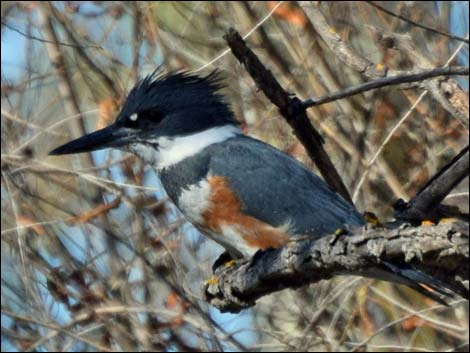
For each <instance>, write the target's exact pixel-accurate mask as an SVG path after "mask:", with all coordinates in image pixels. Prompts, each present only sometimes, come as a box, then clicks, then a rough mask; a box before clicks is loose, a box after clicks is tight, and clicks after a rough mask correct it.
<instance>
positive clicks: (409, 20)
mask: <svg viewBox="0 0 470 353" xmlns="http://www.w3.org/2000/svg"><path fill="white" fill-rule="evenodd" d="M366 3H368V4H369V5H372V6H374V7H375V8H376V9H378V10H379V11H382V12H384V13H386V14H387V15H390V16H393V17H396V18H399V19H400V20H402V21H405V22H408V23H409V24H411V25H413V26H415V27H418V28H421V29H424V30H426V31H429V32H433V33H436V34H439V35H441V36H444V37H447V38H450V39H454V40H458V41H460V42H464V43H467V44H468V38H462V37H460V36H456V35H454V34H452V33H447V32H443V31H440V30H438V29H436V28H431V27H428V26H425V25H423V24H421V23H418V22H415V21H413V20H411V19H409V18H406V17H404V16H402V15H400V14H397V13H395V12H392V11H390V10H387V9H386V8H384V7H382V6H380V5H379V4H376V3H375V2H373V1H366Z"/></svg>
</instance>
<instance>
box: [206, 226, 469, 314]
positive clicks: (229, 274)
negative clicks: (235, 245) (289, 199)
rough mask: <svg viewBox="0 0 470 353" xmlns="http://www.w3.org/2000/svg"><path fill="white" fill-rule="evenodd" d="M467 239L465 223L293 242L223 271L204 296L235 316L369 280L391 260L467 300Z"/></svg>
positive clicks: (376, 230)
mask: <svg viewBox="0 0 470 353" xmlns="http://www.w3.org/2000/svg"><path fill="white" fill-rule="evenodd" d="M468 236H469V227H468V223H465V222H461V221H458V222H453V223H451V222H448V223H441V224H439V225H436V226H420V227H416V228H414V227H406V226H401V227H399V228H396V229H362V230H356V231H354V234H353V235H340V236H337V235H330V236H327V237H324V238H321V239H318V240H316V241H315V240H303V241H298V242H293V243H291V244H290V246H286V247H284V248H281V249H276V250H271V251H267V252H263V253H261V252H260V253H258V254H257V255H255V257H254V258H253V259H251V260H242V261H240V262H238V263H236V264H235V265H233V266H231V267H227V268H224V269H223V270H222V271H221V273H219V274H218V275H217V281H216V282H217V283H213V284H209V285H206V288H205V297H206V300H207V301H208V302H209V303H211V304H212V305H215V306H216V307H218V308H219V309H220V310H222V311H230V312H237V311H240V310H241V309H244V308H247V307H250V306H253V305H254V304H255V302H256V300H258V299H259V298H261V297H262V296H265V295H267V294H270V293H273V292H276V291H279V290H282V289H285V288H298V287H301V286H306V285H308V284H311V283H315V282H318V281H320V280H323V279H329V278H331V277H332V276H334V275H338V274H342V275H355V276H357V275H359V276H361V275H362V276H366V277H367V272H368V270H369V269H370V268H371V267H373V266H374V265H376V264H379V263H381V262H383V261H391V262H393V263H395V264H397V263H399V262H406V263H411V264H413V266H415V267H417V268H419V269H420V270H422V271H423V272H426V273H428V274H432V275H433V276H435V277H436V278H439V279H440V280H441V281H443V282H445V283H447V284H449V285H450V286H452V288H453V289H454V291H455V292H456V293H459V294H460V295H462V296H464V297H466V298H467V299H468V295H469V293H468V280H469V270H468V266H462V263H468V257H469V247H468ZM418 238H419V239H420V241H416V239H418Z"/></svg>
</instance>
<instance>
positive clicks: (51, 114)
mask: <svg viewBox="0 0 470 353" xmlns="http://www.w3.org/2000/svg"><path fill="white" fill-rule="evenodd" d="M377 3H378V4H379V5H381V6H383V7H385V8H387V9H388V10H390V11H393V12H395V13H399V14H401V15H403V16H405V17H407V18H409V19H412V20H413V21H415V22H417V23H421V24H425V25H427V26H430V27H433V28H436V29H439V30H441V31H444V32H448V33H453V34H455V35H459V36H461V37H467V38H468V2H463V1H450V2H440V1H439V2H434V1H427V2H421V1H420V2H418V1H395V2H391V1H389V2H377ZM318 6H319V9H320V11H321V12H322V14H323V15H324V17H325V19H326V21H327V22H328V24H329V25H330V26H331V27H330V30H331V31H334V32H336V33H338V34H339V35H340V36H341V37H342V39H343V40H344V41H345V42H346V43H347V44H348V45H351V46H352V47H353V48H354V49H355V50H356V51H357V53H358V55H359V56H361V57H364V58H366V59H367V60H370V61H371V62H373V63H374V64H377V69H383V68H384V67H387V68H389V69H393V70H411V69H417V68H426V67H439V66H443V65H445V64H446V63H447V64H451V65H466V66H468V45H467V44H465V43H463V42H461V41H455V40H451V39H449V38H447V37H445V36H442V35H438V34H435V33H432V32H430V31H426V30H423V29H420V28H417V27H416V26H413V25H410V24H409V23H408V22H406V21H402V20H400V19H398V18H396V17H393V16H390V15H389V14H387V13H384V12H383V11H381V10H380V9H378V8H376V7H374V6H372V5H371V4H370V3H367V2H348V1H344V2H321V3H320V4H319V5H318ZM1 19H2V22H1V26H2V27H1V98H2V101H1V151H2V152H1V156H2V159H1V171H2V175H1V192H2V193H1V197H2V199H1V215H2V216H1V229H2V230H1V232H2V243H1V260H2V263H1V264H2V284H1V286H2V287H1V288H2V290H1V305H2V315H1V322H2V336H1V337H2V340H1V342H2V346H1V347H2V351H25V350H27V351H95V350H101V351H108V350H126V351H134V350H163V351H201V350H202V351H214V350H216V351H221V350H224V351H246V350H255V351H265V350H266V351H285V350H292V351H294V350H295V351H297V350H299V351H325V350H327V351H337V350H342V351H402V350H406V351H434V350H448V351H468V339H469V333H468V302H467V301H465V300H462V299H456V300H455V301H453V302H452V303H451V306H450V307H444V306H441V305H437V304H436V303H434V302H433V301H431V300H428V299H426V298H424V297H422V296H421V295H419V294H417V293H416V292H413V291H412V290H410V289H408V288H406V287H403V286H396V285H391V284H388V283H384V282H380V281H373V280H369V279H364V278H359V277H337V278H335V279H333V280H330V281H323V282H321V283H317V284H315V285H312V286H310V287H308V288H307V287H306V288H302V289H299V290H296V291H294V290H286V291H283V292H280V293H276V294H274V295H270V296H267V297H264V298H263V299H261V300H260V301H259V302H258V303H257V305H256V306H255V307H254V308H252V309H249V310H245V311H243V312H242V313H240V314H221V313H220V312H218V311H217V310H216V309H214V308H211V307H210V306H208V305H207V304H206V303H205V302H204V301H203V300H202V296H201V286H202V283H203V282H204V280H206V279H207V278H209V277H210V275H211V264H212V263H213V261H214V260H215V259H216V258H217V256H218V255H219V254H220V253H221V252H222V249H221V248H220V247H218V246H217V245H216V244H215V243H213V242H212V241H210V240H206V239H205V238H204V237H202V236H200V234H199V233H198V232H197V231H196V230H195V229H194V228H193V227H192V226H191V225H189V224H188V223H186V222H185V220H184V219H183V218H182V216H181V214H180V213H179V212H178V210H176V209H175V208H174V206H173V205H172V204H171V202H170V201H169V200H168V199H167V197H166V195H165V193H164V191H163V190H162V188H161V185H160V183H159V181H158V178H157V177H156V175H155V172H154V171H153V170H150V169H149V168H146V166H145V165H143V164H142V162H141V161H140V160H139V159H137V158H136V157H134V156H133V155H128V154H124V153H122V152H119V151H116V150H104V151H98V152H93V153H91V154H81V155H72V156H65V157H50V156H47V153H48V151H50V150H51V149H52V148H55V147H57V146H58V145H60V144H62V143H64V142H67V141H69V140H70V139H72V138H75V137H78V136H81V135H83V134H84V133H86V132H90V131H93V130H95V129H98V128H101V127H104V126H106V125H108V124H109V123H111V122H112V121H113V119H114V117H115V116H116V114H117V112H118V111H119V106H120V103H121V102H122V101H123V99H124V98H125V95H126V92H127V91H128V90H129V89H130V88H131V87H132V86H133V85H134V83H135V82H136V80H137V79H138V78H139V77H143V76H144V75H146V74H148V73H150V72H152V71H153V70H155V68H157V67H158V66H159V65H162V67H163V69H164V70H166V71H170V70H180V69H184V70H189V71H196V72H199V73H201V74H206V73H209V72H210V71H212V70H214V69H216V68H217V69H218V70H220V71H221V73H222V74H223V77H224V78H225V83H226V85H227V87H226V88H225V89H224V92H223V93H224V94H225V95H226V97H227V101H229V102H230V103H231V105H232V108H233V110H234V112H235V114H236V116H237V118H238V119H239V120H240V122H241V123H242V126H243V129H244V131H245V132H246V133H247V134H249V135H251V136H254V137H257V138H259V139H261V140H263V141H266V142H268V143H270V144H272V145H274V146H276V147H277V148H279V149H282V150H284V151H286V152H287V153H289V154H290V155H292V156H294V157H295V158H297V159H299V160H300V161H302V162H303V163H305V164H306V165H307V166H308V167H309V168H311V169H312V170H315V166H314V165H313V163H312V162H311V161H310V160H309V159H308V157H307V156H306V153H305V151H304V149H303V147H302V145H301V144H300V143H299V142H298V141H297V140H296V138H295V137H294V136H293V134H292V132H291V129H290V128H289V126H288V125H287V124H286V123H285V122H284V121H283V120H282V117H281V116H280V114H279V112H278V110H277V108H276V107H274V106H273V105H272V104H270V102H269V101H268V100H267V99H266V98H265V97H264V95H263V94H262V92H259V91H258V90H257V89H256V87H255V85H254V83H253V81H252V80H251V78H250V77H249V76H248V74H247V73H246V72H245V71H244V69H243V68H242V67H241V66H240V65H239V63H238V61H236V59H234V57H233V56H232V55H231V53H230V51H229V50H228V49H227V46H226V44H225V42H224V40H223V39H222V36H223V34H224V33H225V32H226V31H227V29H228V28H229V27H235V28H236V29H237V30H238V31H239V32H240V33H241V34H242V35H247V37H246V41H247V42H248V44H249V46H250V47H251V48H252V49H253V50H254V51H255V52H256V54H257V55H259V57H260V58H261V60H262V61H263V62H264V64H265V65H266V66H267V67H269V68H270V69H271V70H272V72H273V73H274V75H275V76H276V77H277V79H278V80H279V81H280V82H281V84H282V85H283V86H284V87H286V88H287V89H288V90H289V91H291V92H293V93H295V94H297V95H298V96H299V97H301V98H302V99H306V98H309V97H318V96H322V95H325V94H327V93H331V92H335V91H337V90H340V89H344V88H346V87H350V86H353V85H356V84H359V83H361V82H363V81H365V80H366V78H365V77H364V76H363V75H361V74H359V73H358V72H356V71H355V70H353V69H352V68H350V67H348V66H347V65H345V64H344V63H343V62H342V61H341V60H340V59H339V58H338V56H337V54H336V53H334V52H332V51H331V50H330V49H329V48H328V46H327V45H325V43H324V42H323V41H322V40H321V39H320V36H319V35H318V33H317V32H316V31H315V29H314V27H313V26H312V23H311V22H310V19H309V18H308V17H307V16H306V14H305V13H304V11H303V9H302V7H301V6H300V5H299V4H297V3H296V2H275V1H260V2H244V1H236V2H225V1H220V2H215V1H214V2H212V1H209V2H171V1H168V2H119V1H113V2H100V1H90V2H88V1H85V2H75V1H64V2H62V1H57V2H28V1H18V2H15V1H3V2H2V3H1ZM375 29H380V30H383V31H386V32H393V33H399V34H407V35H409V36H410V39H411V43H412V44H413V45H414V49H413V50H412V51H406V50H404V49H403V48H400V47H384V46H383V43H379V42H377V41H376V35H375V34H374V33H376V30H375ZM417 57H418V59H417ZM456 80H457V82H458V83H459V85H460V87H461V88H462V90H463V91H462V92H465V97H464V99H467V107H468V96H467V90H468V77H466V78H465V77H464V78H456ZM422 92H423V91H422V90H419V89H415V88H410V89H402V87H395V86H394V87H389V88H386V89H382V90H375V91H370V92H367V93H365V94H361V95H357V96H354V97H350V98H348V99H343V100H339V101H335V102H332V103H329V104H324V105H321V106H319V107H315V108H311V109H309V116H310V118H311V120H312V123H313V124H314V125H315V126H316V127H317V129H318V130H319V131H320V133H321V134H322V136H323V137H324V139H325V141H326V142H325V146H326V149H327V151H328V153H329V155H330V157H331V158H332V160H333V162H334V164H335V165H336V167H337V169H338V171H339V172H340V174H341V175H342V176H343V178H344V181H345V183H346V185H347V186H348V188H349V190H350V193H351V195H354V201H355V203H356V206H357V207H358V209H359V210H360V211H361V212H362V211H365V210H367V211H372V212H374V213H376V214H377V215H378V216H379V218H380V219H382V220H390V219H391V218H392V207H391V206H392V204H393V203H394V202H395V200H397V199H398V198H403V199H409V198H410V197H412V196H413V195H414V194H415V193H416V192H417V191H418V190H419V188H420V187H421V186H422V185H423V184H424V183H425V182H426V181H427V180H428V178H429V177H431V176H432V175H433V174H434V173H435V172H436V171H437V170H438V169H439V168H440V167H442V166H443V165H444V164H445V163H446V162H448V161H449V160H450V159H451V158H452V157H453V156H454V155H455V154H457V153H458V152H459V151H460V150H461V149H462V148H463V147H464V146H465V145H466V144H468V129H467V127H465V124H464V123H463V122H462V121H461V120H459V119H457V118H455V116H453V115H452V114H450V113H449V111H448V110H446V109H444V108H443V107H442V105H441V104H440V103H439V102H438V101H437V100H436V99H434V98H433V96H432V95H430V94H428V95H426V96H425V97H423V99H422V100H420V102H419V103H418V104H417V105H416V107H415V108H414V109H411V107H412V105H413V104H414V103H415V102H416V100H417V99H418V97H419V96H420V95H421V93H422ZM201 104H203V102H201ZM467 109H468V108H467ZM406 114H408V115H407V118H406V119H402V118H403V117H404V116H405V115H406ZM467 114H468V110H467ZM467 119H468V116H467ZM400 120H404V121H402V122H400ZM399 122H400V123H399ZM467 124H468V120H467ZM467 126H468V125H467ZM391 132H392V133H391ZM389 134H390V137H389V138H387V136H388V135H389ZM384 141H387V142H386V143H384ZM379 149H380V153H379V154H378V155H377V158H376V159H374V160H373V162H372V163H370V161H371V160H372V158H373V156H374V155H375V154H376V152H377V151H379ZM361 179H362V181H361ZM446 202H448V203H450V204H453V205H457V206H459V207H460V208H461V209H462V210H463V211H466V212H468V180H466V181H464V182H463V183H462V184H461V185H459V186H458V187H457V188H456V189H455V190H453V192H452V194H451V195H449V196H448V198H447V200H446ZM266 207H269V205H266ZM418 241H419V240H418Z"/></svg>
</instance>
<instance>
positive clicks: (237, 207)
mask: <svg viewBox="0 0 470 353" xmlns="http://www.w3.org/2000/svg"><path fill="white" fill-rule="evenodd" d="M220 88H222V84H221V79H220V76H219V74H218V73H217V72H213V73H211V74H209V75H208V76H205V77H200V76H197V75H195V74H191V73H188V72H177V73H170V74H162V73H161V72H160V71H159V70H156V71H155V72H154V73H153V74H151V75H148V76H147V77H145V78H144V79H142V80H140V81H139V82H138V83H137V84H136V85H135V87H134V88H133V89H132V90H131V91H130V92H129V95H128V97H127V99H126V101H125V103H124V105H123V107H122V109H121V111H120V113H119V115H118V117H117V119H116V121H115V122H114V123H113V124H112V125H110V126H108V127H106V128H104V129H101V130H98V131H95V132H93V133H90V134H88V135H85V136H83V137H80V138H78V139H76V140H73V141H71V142H69V143H66V144H65V145H62V146H60V147H58V148H56V149H54V150H53V151H51V152H50V153H49V154H51V155H61V154H70V153H79V152H89V151H95V150H100V149H104V148H108V147H114V148H118V149H122V150H125V151H130V152H132V153H134V154H136V155H137V156H139V157H140V158H141V159H142V160H143V161H144V162H145V163H147V164H149V165H150V166H152V167H153V168H154V169H155V170H156V171H157V173H158V175H159V177H160V179H161V182H162V184H163V186H164V188H165V190H166V192H167V194H168V196H169V197H170V199H171V200H172V201H173V202H174V204H175V205H176V206H177V207H178V209H179V210H180V211H181V212H182V213H183V214H184V216H185V217H186V218H187V220H188V221H189V222H191V223H192V224H193V225H194V226H195V227H196V228H197V229H198V230H200V231H201V232H202V233H203V234H205V235H207V236H208V237H210V238H211V239H213V240H214V241H216V242H217V243H219V244H221V245H222V246H223V247H224V248H225V249H226V250H227V251H228V252H229V254H230V255H231V256H232V257H234V258H239V257H249V256H252V255H253V254H254V253H255V252H257V251H258V250H260V249H261V250H266V249H268V248H279V247H282V246H283V245H285V244H286V243H288V242H289V241H291V240H293V239H295V238H297V237H305V236H307V237H312V238H318V237H321V236H324V235H326V234H332V233H334V232H335V231H336V230H337V229H338V228H342V227H344V226H347V225H349V226H361V225H364V224H365V222H364V220H363V217H362V216H361V215H360V214H359V213H358V212H357V210H356V209H355V208H354V206H352V205H351V204H349V203H348V202H346V201H345V200H344V199H343V198H342V197H341V196H339V195H338V194H337V193H336V192H335V191H333V190H332V189H331V188H330V187H329V186H328V185H327V184H326V183H324V182H323V181H322V180H321V179H320V178H319V177H318V176H316V175H315V174H314V173H312V172H311V171H310V170H309V169H307V168H306V167H305V166H303V165H302V164H301V163H300V162H298V161H297V160H295V159H294V158H292V157H290V156H289V155H287V154H286V153H284V152H282V151H280V150H278V149H276V148H274V147H272V146H270V145H268V144H266V143H264V142H262V141H259V140H257V139H255V138H252V137H249V136H246V135H244V134H243V133H242V131H241V129H240V126H239V123H238V122H237V121H236V119H235V117H234V114H233V113H232V111H231V109H230V107H229V105H228V104H227V103H226V102H225V101H224V98H223V97H222V96H221V95H220V93H219V90H220ZM372 272H373V271H371V273H372ZM384 274H385V275H384ZM371 276H372V277H379V278H384V279H386V280H392V281H395V282H399V283H404V284H407V285H409V286H411V287H413V288H414V289H416V290H418V291H420V292H421V293H425V294H427V295H429V296H431V297H432V298H434V299H437V300H439V298H438V297H437V298H436V296H435V295H434V292H430V291H428V290H427V289H425V287H422V286H421V284H425V285H427V286H428V287H431V288H432V289H433V290H434V291H438V292H441V293H446V290H444V289H443V288H442V286H441V284H440V282H438V281H436V280H434V279H432V278H431V277H429V276H427V275H425V274H424V273H421V272H419V271H415V270H414V269H412V270H410V269H408V268H407V269H406V270H402V269H401V268H398V267H395V266H392V265H391V264H389V265H388V266H384V267H381V268H380V269H378V270H377V271H376V273H375V274H374V273H372V274H371Z"/></svg>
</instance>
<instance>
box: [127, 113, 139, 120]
mask: <svg viewBox="0 0 470 353" xmlns="http://www.w3.org/2000/svg"><path fill="white" fill-rule="evenodd" d="M137 118H138V116H137V113H134V114H132V115H131V116H130V117H129V119H130V120H131V121H136V120H137Z"/></svg>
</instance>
